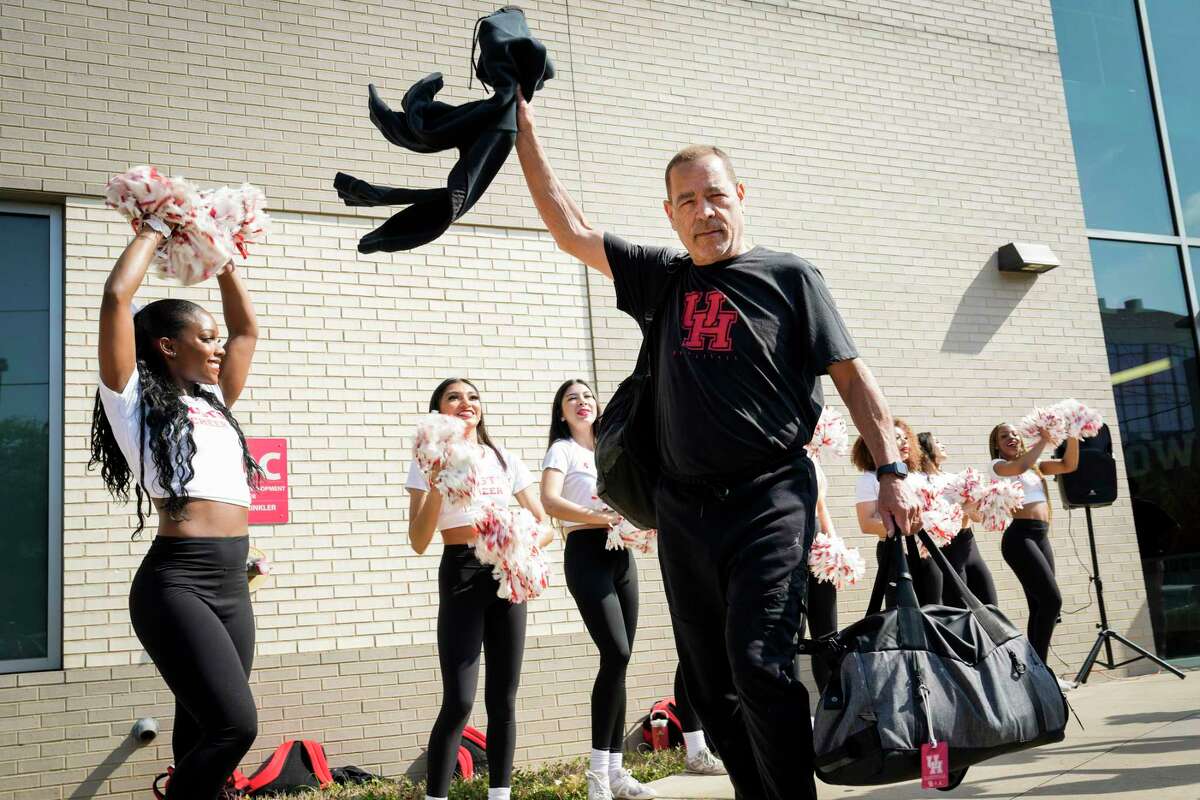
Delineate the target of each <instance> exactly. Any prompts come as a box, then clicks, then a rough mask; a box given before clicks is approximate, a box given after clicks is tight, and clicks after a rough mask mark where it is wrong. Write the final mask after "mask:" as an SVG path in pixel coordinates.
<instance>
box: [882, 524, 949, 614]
mask: <svg viewBox="0 0 1200 800" xmlns="http://www.w3.org/2000/svg"><path fill="white" fill-rule="evenodd" d="M917 541H918V540H917V536H916V534H915V533H914V534H913V535H912V536H905V537H904V544H905V559H904V560H905V561H906V562H907V563H908V571H909V573H910V574H911V575H912V579H913V589H914V590H915V591H916V593H917V602H918V603H920V604H921V605H923V606H928V605H935V606H936V605H941V603H942V570H941V568H940V567H938V565H937V562H936V561H934V560H933V559H932V558H921V553H920V551H918V550H917ZM886 545H887V539H880V540H879V542H878V543H877V544H876V545H875V563H876V564H883V554H884V553H885V552H886V550H885V547H886ZM885 597H886V598H887V605H888V608H891V607H892V606H893V605H894V604H895V599H896V590H895V587H894V586H893V585H891V583H889V584H888V587H887V594H886V595H885Z"/></svg>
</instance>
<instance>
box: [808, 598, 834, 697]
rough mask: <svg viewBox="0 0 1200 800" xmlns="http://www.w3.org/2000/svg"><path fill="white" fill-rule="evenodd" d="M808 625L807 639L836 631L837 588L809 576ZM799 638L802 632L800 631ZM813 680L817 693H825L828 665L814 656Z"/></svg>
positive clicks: (818, 656)
mask: <svg viewBox="0 0 1200 800" xmlns="http://www.w3.org/2000/svg"><path fill="white" fill-rule="evenodd" d="M805 620H806V622H807V625H808V638H810V639H820V638H821V637H822V636H827V635H828V634H831V633H835V632H836V631H837V588H836V587H834V585H833V584H832V583H828V582H826V581H819V580H817V579H816V578H813V577H812V576H811V575H810V576H809V578H808V613H807V614H806V615H805ZM800 634H801V636H803V635H804V631H803V630H801V631H800ZM812 671H813V678H815V679H816V681H817V691H820V692H823V691H825V685H826V684H828V683H829V676H830V675H831V674H832V670H830V668H829V665H828V664H827V663H825V659H823V658H821V656H820V655H819V654H818V655H814V656H813V659H812Z"/></svg>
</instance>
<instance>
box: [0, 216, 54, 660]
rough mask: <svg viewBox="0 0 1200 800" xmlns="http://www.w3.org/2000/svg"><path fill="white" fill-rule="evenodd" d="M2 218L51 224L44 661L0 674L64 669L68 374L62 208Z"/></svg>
mask: <svg viewBox="0 0 1200 800" xmlns="http://www.w3.org/2000/svg"><path fill="white" fill-rule="evenodd" d="M0 214H17V215H24V216H41V217H46V218H48V220H49V223H50V263H49V265H48V266H49V268H50V298H49V300H50V322H49V331H47V332H48V334H49V340H50V347H49V350H50V363H49V365H48V366H49V373H48V374H49V378H50V380H49V386H48V387H47V397H48V401H49V405H48V408H47V415H48V419H49V440H50V441H49V459H48V462H49V466H48V474H47V476H46V477H47V482H46V490H47V493H48V495H49V497H48V498H47V500H48V502H47V504H46V505H47V513H46V538H47V558H46V569H47V572H48V574H47V575H46V628H47V630H46V655H45V657H43V658H19V659H8V660H4V659H0V675H5V674H12V673H18V672H47V671H54V670H61V669H62V668H63V652H62V651H63V462H64V455H65V454H64V452H63V445H64V442H63V392H64V383H65V379H66V373H65V371H64V363H63V325H64V324H65V316H64V302H63V283H64V262H63V208H62V206H61V205H53V204H46V203H28V202H15V201H9V200H0Z"/></svg>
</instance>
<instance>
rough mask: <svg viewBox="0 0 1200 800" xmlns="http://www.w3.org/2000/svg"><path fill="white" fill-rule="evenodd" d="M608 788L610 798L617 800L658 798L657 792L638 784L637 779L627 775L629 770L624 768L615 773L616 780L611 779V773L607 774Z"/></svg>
mask: <svg viewBox="0 0 1200 800" xmlns="http://www.w3.org/2000/svg"><path fill="white" fill-rule="evenodd" d="M608 788H609V789H610V790H611V791H612V796H613V797H615V798H618V800H650V798H652V797H658V792H656V791H654V790H653V789H651V788H650V787H649V786H646V785H645V784H643V783H640V782H639V781H638V780H637V778H635V777H633V776H632V775H630V774H629V770H627V769H624V768H622V769H621V770H620V771H619V772H617V777H616V778H613V777H612V774H611V773H610V774H609V776H608Z"/></svg>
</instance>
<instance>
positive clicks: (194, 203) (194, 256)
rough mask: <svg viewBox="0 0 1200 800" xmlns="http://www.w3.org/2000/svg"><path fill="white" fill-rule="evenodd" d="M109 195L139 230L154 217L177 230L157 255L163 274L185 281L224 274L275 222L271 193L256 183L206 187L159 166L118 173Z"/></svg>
mask: <svg viewBox="0 0 1200 800" xmlns="http://www.w3.org/2000/svg"><path fill="white" fill-rule="evenodd" d="M104 196H105V202H106V203H107V204H108V205H109V206H110V207H112V208H115V209H116V210H117V211H118V212H119V213H120V214H121V216H123V217H125V218H126V219H127V220H129V222H130V224H131V225H133V228H134V230H138V229H139V227H140V226H141V224H142V220H143V219H150V220H155V221H156V222H152V223H151V225H152V227H154V228H155V230H159V231H160V232H163V235H164V236H165V235H166V232H173V234H172V235H171V236H170V237H169V238H168V239H167V241H166V244H165V245H164V246H163V247H161V248H160V249H159V251H158V253H157V254H156V260H157V262H158V265H159V272H160V273H161V274H162V275H164V276H166V277H170V278H174V279H175V280H178V281H179V282H180V283H182V284H184V285H185V286H190V285H192V284H195V283H200V282H201V281H204V280H207V279H209V278H211V277H212V276H214V275H220V274H221V273H222V272H224V271H225V269H226V268H227V267H228V265H229V263H230V262H231V261H232V260H233V257H234V255H236V254H241V256H242V257H243V258H245V257H246V256H247V255H248V251H247V248H246V245H247V243H249V242H257V241H262V240H263V239H264V238H265V237H266V232H267V225H268V224H269V222H270V217H268V216H267V214H265V213H264V212H263V206H264V205H265V204H266V198H264V197H263V193H262V192H261V191H259V190H258V189H256V188H255V187H253V186H250V185H248V184H244V185H242V186H241V188H238V189H230V188H229V187H221V188H219V189H208V190H206V191H203V192H201V191H198V190H197V189H196V187H195V186H193V185H192V184H191V183H189V182H187V181H185V180H184V179H182V178H168V177H165V176H163V175H161V174H160V173H159V172H158V170H156V169H155V168H154V167H146V166H143V167H134V168H133V169H131V170H129V171H128V172H124V173H122V174H120V175H114V176H113V177H112V178H111V179H110V180H109V181H108V183H107V184H106V185H105V187H104ZM159 223H162V224H159ZM164 226H165V231H164Z"/></svg>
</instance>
